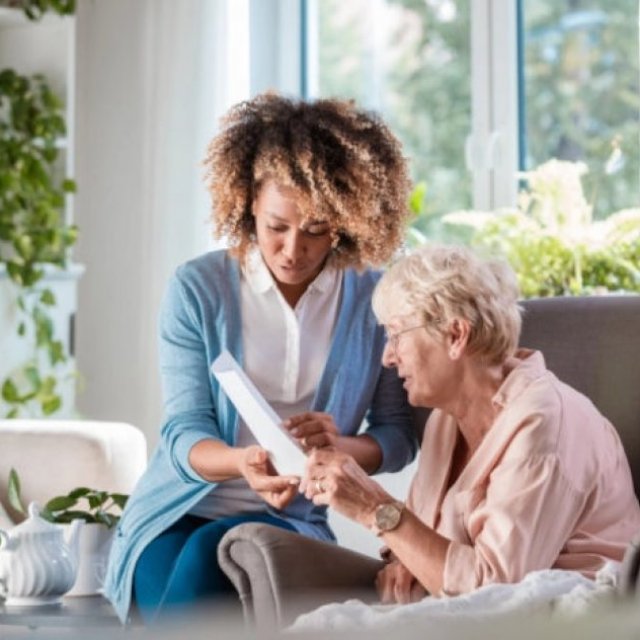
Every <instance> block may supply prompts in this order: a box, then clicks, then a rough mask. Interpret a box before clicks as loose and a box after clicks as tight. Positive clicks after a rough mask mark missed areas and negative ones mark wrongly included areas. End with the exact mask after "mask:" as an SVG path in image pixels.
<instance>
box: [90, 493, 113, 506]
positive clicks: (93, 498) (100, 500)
mask: <svg viewBox="0 0 640 640" xmlns="http://www.w3.org/2000/svg"><path fill="white" fill-rule="evenodd" d="M108 498H109V494H108V493H107V492H106V491H94V492H93V493H90V494H89V495H88V496H87V500H88V501H89V506H90V507H91V508H92V509H96V508H97V507H100V506H102V505H103V504H104V503H105V502H106V501H107V499H108Z"/></svg>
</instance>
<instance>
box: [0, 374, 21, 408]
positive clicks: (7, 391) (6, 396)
mask: <svg viewBox="0 0 640 640" xmlns="http://www.w3.org/2000/svg"><path fill="white" fill-rule="evenodd" d="M2 399H3V400H4V401H5V402H19V401H20V394H19V393H18V388H17V387H16V385H15V383H14V382H13V380H12V379H11V378H7V379H6V380H5V381H4V384H3V385H2Z"/></svg>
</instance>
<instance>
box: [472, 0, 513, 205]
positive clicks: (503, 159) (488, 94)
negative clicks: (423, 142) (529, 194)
mask: <svg viewBox="0 0 640 640" xmlns="http://www.w3.org/2000/svg"><path fill="white" fill-rule="evenodd" d="M471 73H472V78H471V93H472V131H471V133H470V135H469V137H468V138H467V142H466V149H465V151H466V160H467V166H468V167H469V169H470V170H471V171H472V173H473V206H474V208H476V209H485V210H489V209H494V208H497V207H504V206H509V205H512V204H514V203H515V199H516V193H517V177H516V173H517V170H518V87H517V23H516V0H474V2H473V4H472V6H471Z"/></svg>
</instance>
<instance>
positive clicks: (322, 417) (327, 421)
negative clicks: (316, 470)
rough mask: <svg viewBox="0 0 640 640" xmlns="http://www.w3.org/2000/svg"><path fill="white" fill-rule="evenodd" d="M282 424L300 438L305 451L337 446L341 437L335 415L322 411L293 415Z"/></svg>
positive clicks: (297, 438)
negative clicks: (334, 418) (334, 419)
mask: <svg viewBox="0 0 640 640" xmlns="http://www.w3.org/2000/svg"><path fill="white" fill-rule="evenodd" d="M282 426H283V427H284V428H285V429H287V430H288V431H289V433H290V434H291V435H292V436H293V437H294V438H295V439H296V440H298V442H299V443H300V445H301V446H302V448H303V449H304V451H305V452H308V451H310V450H311V449H324V448H326V447H335V446H336V445H337V442H338V438H339V437H340V432H339V431H338V427H337V426H336V423H335V422H334V421H333V417H332V416H331V415H329V414H328V413H321V412H320V411H307V412H306V413H300V414H298V415H296V416H291V417H290V418H288V419H287V420H285V421H284V422H283V423H282Z"/></svg>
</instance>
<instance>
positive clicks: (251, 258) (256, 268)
mask: <svg viewBox="0 0 640 640" xmlns="http://www.w3.org/2000/svg"><path fill="white" fill-rule="evenodd" d="M242 275H243V276H244V277H245V278H246V279H247V282H248V283H249V286H250V287H251V289H252V290H253V291H254V293H266V292H267V291H269V290H270V289H274V288H275V286H276V283H275V282H274V281H273V277H272V276H271V272H270V271H269V269H268V268H267V265H266V264H265V263H264V260H263V259H262V254H261V253H260V250H259V249H258V248H257V247H255V248H254V249H252V250H251V251H250V252H249V253H248V254H247V257H246V260H245V262H244V265H243V267H242Z"/></svg>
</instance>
